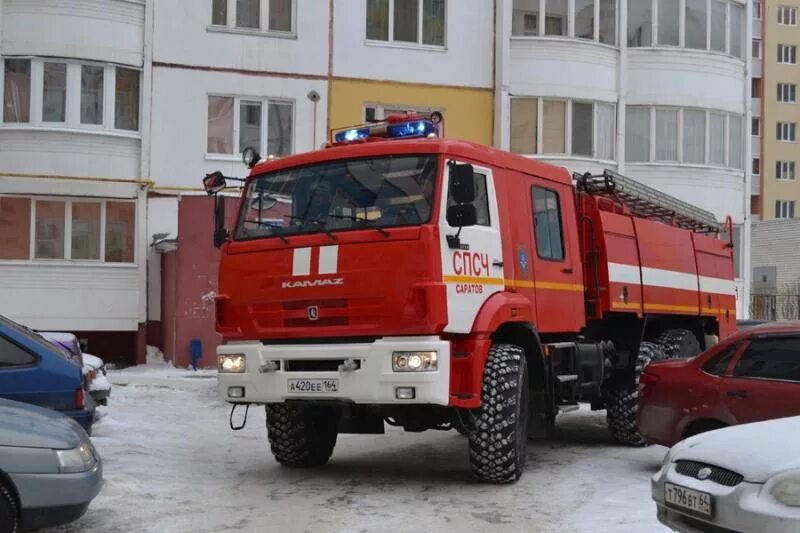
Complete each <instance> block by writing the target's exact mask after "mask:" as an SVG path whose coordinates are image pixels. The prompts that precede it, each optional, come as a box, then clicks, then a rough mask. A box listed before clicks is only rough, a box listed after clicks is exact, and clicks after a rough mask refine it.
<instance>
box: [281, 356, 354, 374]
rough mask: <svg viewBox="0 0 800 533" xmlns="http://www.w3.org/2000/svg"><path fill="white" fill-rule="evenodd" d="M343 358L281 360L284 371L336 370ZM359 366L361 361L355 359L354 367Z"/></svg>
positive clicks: (342, 362) (341, 363)
mask: <svg viewBox="0 0 800 533" xmlns="http://www.w3.org/2000/svg"><path fill="white" fill-rule="evenodd" d="M344 361H345V360H344V359H289V360H285V361H284V362H283V371H284V372H338V371H339V365H343V364H344ZM360 368H361V361H360V360H356V361H355V369H354V370H358V369H360Z"/></svg>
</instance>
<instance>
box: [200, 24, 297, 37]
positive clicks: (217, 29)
mask: <svg viewBox="0 0 800 533" xmlns="http://www.w3.org/2000/svg"><path fill="white" fill-rule="evenodd" d="M206 31H207V32H209V33H229V34H234V35H248V36H251V37H271V38H274V39H291V40H297V32H286V31H270V30H262V29H256V28H232V27H230V26H216V25H213V24H211V25H209V26H208V27H206Z"/></svg>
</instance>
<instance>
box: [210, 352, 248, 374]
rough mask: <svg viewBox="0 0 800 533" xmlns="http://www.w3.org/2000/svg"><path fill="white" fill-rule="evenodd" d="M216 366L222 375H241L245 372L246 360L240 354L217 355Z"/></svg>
mask: <svg viewBox="0 0 800 533" xmlns="http://www.w3.org/2000/svg"><path fill="white" fill-rule="evenodd" d="M217 366H218V367H219V371H220V372H221V373H224V374H242V373H244V372H245V371H247V358H245V356H244V354H241V353H232V354H225V355H219V356H217Z"/></svg>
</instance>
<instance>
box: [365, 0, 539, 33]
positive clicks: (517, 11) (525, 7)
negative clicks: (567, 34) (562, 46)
mask: <svg viewBox="0 0 800 533" xmlns="http://www.w3.org/2000/svg"><path fill="white" fill-rule="evenodd" d="M369 1H370V2H371V1H372V0H369ZM511 35H513V36H515V37H535V36H537V35H539V0H514V12H513V15H512V19H511Z"/></svg>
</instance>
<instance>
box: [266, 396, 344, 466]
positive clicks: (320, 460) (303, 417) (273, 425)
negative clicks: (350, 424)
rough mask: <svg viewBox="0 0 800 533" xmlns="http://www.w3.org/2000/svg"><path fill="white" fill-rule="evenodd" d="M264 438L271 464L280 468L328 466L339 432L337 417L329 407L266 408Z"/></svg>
mask: <svg viewBox="0 0 800 533" xmlns="http://www.w3.org/2000/svg"><path fill="white" fill-rule="evenodd" d="M266 410H267V437H268V439H269V445H270V448H271V449H272V455H274V456H275V460H276V461H278V462H279V463H280V464H282V465H284V466H295V467H310V466H321V465H324V464H325V463H327V462H328V459H330V457H331V454H332V453H333V448H334V446H336V437H337V435H338V432H339V413H338V411H337V410H336V409H332V408H330V407H320V406H308V405H288V404H285V403H276V404H269V405H267V408H266Z"/></svg>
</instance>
